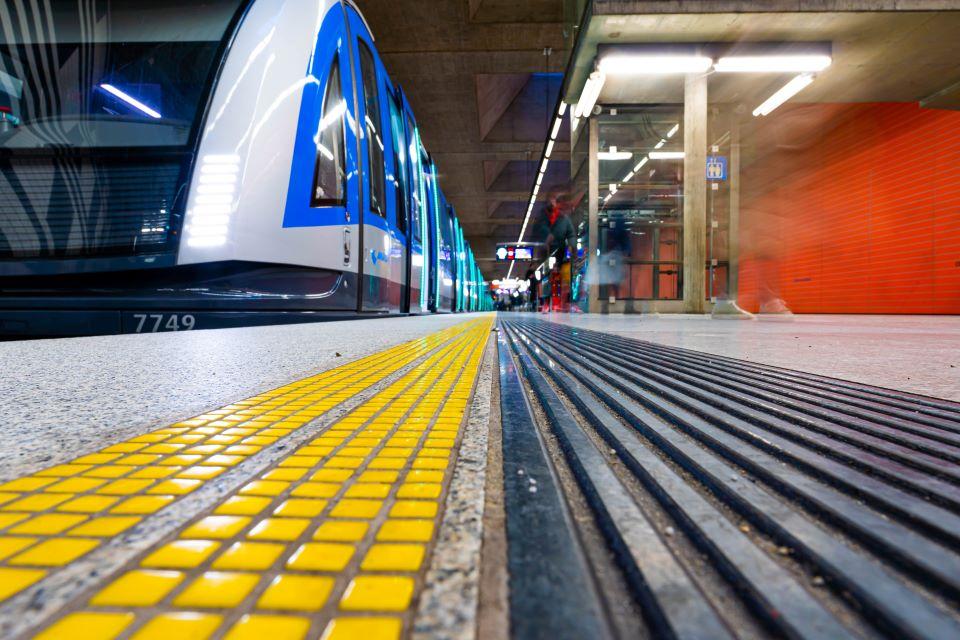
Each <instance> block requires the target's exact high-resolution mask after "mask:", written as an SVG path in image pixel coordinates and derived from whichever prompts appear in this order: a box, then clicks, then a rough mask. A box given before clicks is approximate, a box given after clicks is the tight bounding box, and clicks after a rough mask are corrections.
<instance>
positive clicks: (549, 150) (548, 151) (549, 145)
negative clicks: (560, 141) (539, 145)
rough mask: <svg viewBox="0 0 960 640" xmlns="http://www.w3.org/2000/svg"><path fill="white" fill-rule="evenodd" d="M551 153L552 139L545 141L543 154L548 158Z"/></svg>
mask: <svg viewBox="0 0 960 640" xmlns="http://www.w3.org/2000/svg"><path fill="white" fill-rule="evenodd" d="M551 153H553V140H551V141H550V142H548V143H547V150H546V152H545V153H544V154H543V155H544V156H545V157H546V158H549V157H550V154H551Z"/></svg>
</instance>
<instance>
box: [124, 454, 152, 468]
mask: <svg viewBox="0 0 960 640" xmlns="http://www.w3.org/2000/svg"><path fill="white" fill-rule="evenodd" d="M159 459H160V456H159V455H158V454H155V453H154V454H150V453H133V454H131V455H129V456H124V457H122V458H120V459H119V460H114V461H113V464H123V465H127V466H131V467H140V466H143V465H145V464H153V463H154V462H156V461H157V460H159Z"/></svg>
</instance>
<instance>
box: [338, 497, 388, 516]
mask: <svg viewBox="0 0 960 640" xmlns="http://www.w3.org/2000/svg"><path fill="white" fill-rule="evenodd" d="M382 504H383V500H351V499H347V498H344V499H342V500H340V501H339V502H338V503H337V504H336V505H335V506H334V507H333V509H332V510H331V511H330V515H331V516H332V517H334V518H373V517H375V516H376V515H377V512H379V511H380V506H381V505H382Z"/></svg>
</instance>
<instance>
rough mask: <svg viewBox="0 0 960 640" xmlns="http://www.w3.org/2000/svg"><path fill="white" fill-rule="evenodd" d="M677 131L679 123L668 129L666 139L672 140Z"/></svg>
mask: <svg viewBox="0 0 960 640" xmlns="http://www.w3.org/2000/svg"><path fill="white" fill-rule="evenodd" d="M679 130H680V123H679V122H678V123H677V124H675V125H673V129H670V131H667V137H668V138H672V137H673V136H675V135H676V133H677V131H679Z"/></svg>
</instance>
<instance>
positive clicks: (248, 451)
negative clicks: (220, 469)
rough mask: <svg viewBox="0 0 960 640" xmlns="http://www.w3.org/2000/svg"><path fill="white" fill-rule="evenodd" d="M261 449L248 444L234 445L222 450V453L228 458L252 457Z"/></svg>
mask: <svg viewBox="0 0 960 640" xmlns="http://www.w3.org/2000/svg"><path fill="white" fill-rule="evenodd" d="M262 448H263V447H255V446H253V445H250V444H235V445H232V446H229V447H227V448H226V449H224V451H223V453H224V455H228V456H252V455H253V454H255V453H257V452H259V451H260V449H262Z"/></svg>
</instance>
